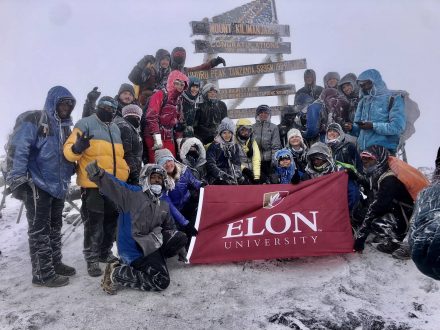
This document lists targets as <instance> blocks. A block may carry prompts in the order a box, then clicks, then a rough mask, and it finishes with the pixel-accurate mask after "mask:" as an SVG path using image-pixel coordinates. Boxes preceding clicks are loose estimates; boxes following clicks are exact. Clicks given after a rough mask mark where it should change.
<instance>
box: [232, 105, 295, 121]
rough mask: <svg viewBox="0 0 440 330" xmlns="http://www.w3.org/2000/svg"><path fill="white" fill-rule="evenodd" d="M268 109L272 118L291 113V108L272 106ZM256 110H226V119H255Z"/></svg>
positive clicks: (289, 106)
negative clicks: (283, 113) (287, 112)
mask: <svg viewBox="0 0 440 330" xmlns="http://www.w3.org/2000/svg"><path fill="white" fill-rule="evenodd" d="M269 108H270V114H271V115H272V116H279V115H280V114H281V113H282V112H283V111H288V110H291V111H293V106H291V105H287V106H273V107H269ZM256 111H257V108H242V109H228V117H229V118H231V119H238V118H253V117H255V113H256Z"/></svg>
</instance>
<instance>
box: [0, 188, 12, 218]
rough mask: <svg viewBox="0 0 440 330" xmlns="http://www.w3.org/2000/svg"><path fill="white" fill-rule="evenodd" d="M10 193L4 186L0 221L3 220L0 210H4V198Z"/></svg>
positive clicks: (0, 204) (0, 206) (0, 203)
mask: <svg viewBox="0 0 440 330" xmlns="http://www.w3.org/2000/svg"><path fill="white" fill-rule="evenodd" d="M10 193H11V192H10V191H9V189H8V188H6V184H5V188H4V189H3V196H2V201H1V202H0V219H1V218H3V214H2V210H3V209H4V208H5V205H6V196H8V195H9V194H10Z"/></svg>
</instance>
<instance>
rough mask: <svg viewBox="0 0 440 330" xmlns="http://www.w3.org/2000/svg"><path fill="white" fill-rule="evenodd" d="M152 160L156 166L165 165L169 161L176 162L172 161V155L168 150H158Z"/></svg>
mask: <svg viewBox="0 0 440 330" xmlns="http://www.w3.org/2000/svg"><path fill="white" fill-rule="evenodd" d="M154 159H155V160H156V164H157V165H159V166H163V165H165V163H166V162H167V161H169V160H173V161H176V160H175V159H174V156H173V154H172V153H171V151H169V150H168V149H166V148H165V149H158V150H156V151H155V152H154Z"/></svg>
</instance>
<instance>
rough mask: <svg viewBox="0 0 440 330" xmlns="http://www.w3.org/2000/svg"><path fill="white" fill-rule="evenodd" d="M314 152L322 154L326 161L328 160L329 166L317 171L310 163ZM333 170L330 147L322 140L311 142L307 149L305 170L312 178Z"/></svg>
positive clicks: (333, 164)
mask: <svg viewBox="0 0 440 330" xmlns="http://www.w3.org/2000/svg"><path fill="white" fill-rule="evenodd" d="M314 154H322V155H324V157H325V159H326V161H327V162H329V164H330V165H329V166H328V167H327V168H326V169H324V170H323V171H321V172H318V171H316V170H315V168H314V166H313V164H312V160H311V156H312V155H314ZM334 171H335V162H334V160H333V157H332V153H331V150H330V148H329V147H328V146H327V145H326V144H325V143H322V142H316V143H315V144H313V145H312V146H311V147H310V149H309V151H307V166H306V172H307V173H308V174H309V175H310V176H311V177H312V178H316V177H319V176H321V175H325V174H329V173H332V172H334Z"/></svg>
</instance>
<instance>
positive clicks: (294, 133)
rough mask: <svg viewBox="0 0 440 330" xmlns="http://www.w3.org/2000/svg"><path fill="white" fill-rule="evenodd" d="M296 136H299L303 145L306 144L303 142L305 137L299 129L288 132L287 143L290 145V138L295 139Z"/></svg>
mask: <svg viewBox="0 0 440 330" xmlns="http://www.w3.org/2000/svg"><path fill="white" fill-rule="evenodd" d="M294 136H298V137H299V138H300V139H301V143H304V140H303V137H302V135H301V132H300V131H299V129H296V128H291V129H289V131H288V132H287V143H289V141H290V138H291V137H294Z"/></svg>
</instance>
